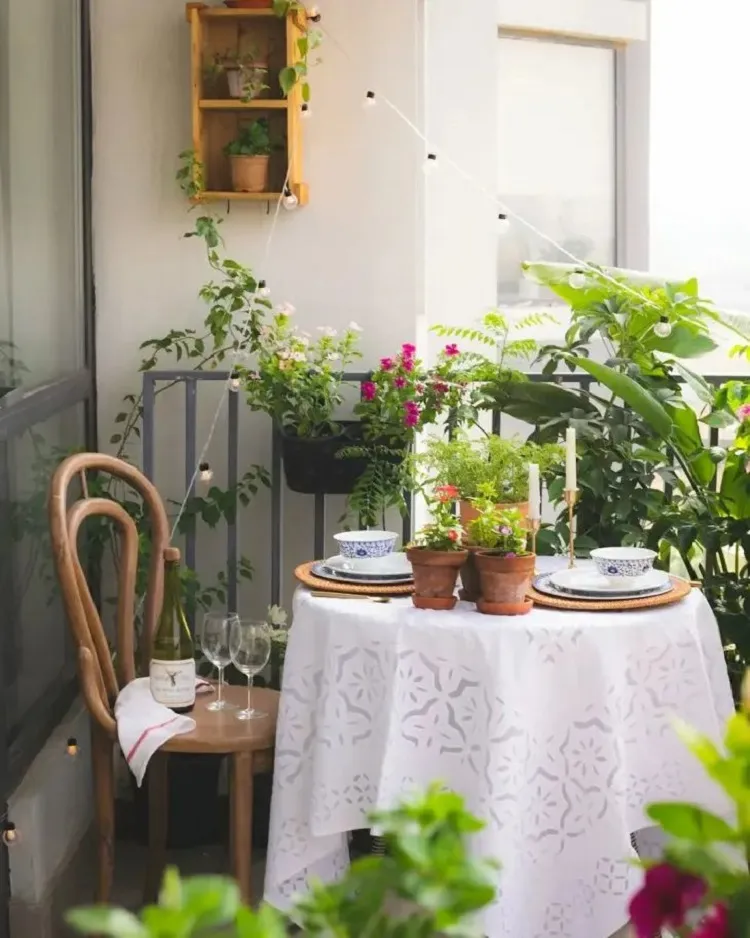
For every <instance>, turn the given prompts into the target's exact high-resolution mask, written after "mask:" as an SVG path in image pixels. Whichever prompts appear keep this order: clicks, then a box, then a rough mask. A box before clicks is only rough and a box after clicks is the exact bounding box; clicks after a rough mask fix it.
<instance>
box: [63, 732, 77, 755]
mask: <svg viewBox="0 0 750 938" xmlns="http://www.w3.org/2000/svg"><path fill="white" fill-rule="evenodd" d="M65 748H66V752H67V753H68V755H69V756H77V755H78V740H77V739H76V738H75V736H71V737H70V738H69V739H68V742H67V745H66V747H65Z"/></svg>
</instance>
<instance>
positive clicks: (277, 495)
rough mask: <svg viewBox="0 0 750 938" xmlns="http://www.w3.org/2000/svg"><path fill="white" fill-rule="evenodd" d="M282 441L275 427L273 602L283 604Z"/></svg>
mask: <svg viewBox="0 0 750 938" xmlns="http://www.w3.org/2000/svg"><path fill="white" fill-rule="evenodd" d="M281 468H282V467H281V440H280V439H279V431H278V428H277V427H276V426H275V425H274V428H273V431H272V436H271V602H272V603H274V604H279V603H281V559H282V557H281V554H282V551H283V549H284V538H283V536H282V530H281V526H282V522H283V501H282V500H283V491H282V484H283V483H282V479H281Z"/></svg>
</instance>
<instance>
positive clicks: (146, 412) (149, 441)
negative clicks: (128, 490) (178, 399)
mask: <svg viewBox="0 0 750 938" xmlns="http://www.w3.org/2000/svg"><path fill="white" fill-rule="evenodd" d="M154 383H155V382H154V378H153V376H152V375H150V374H148V372H144V375H143V400H142V401H141V404H142V406H143V426H142V431H141V432H142V445H143V474H144V475H145V476H146V478H147V479H150V480H151V482H153V481H154Z"/></svg>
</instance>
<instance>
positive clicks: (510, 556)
mask: <svg viewBox="0 0 750 938" xmlns="http://www.w3.org/2000/svg"><path fill="white" fill-rule="evenodd" d="M505 556H506V557H507V558H508V560H512V559H513V558H514V557H515V556H516V555H515V554H514V553H513V551H512V550H510V551H508V553H507V554H506V555H505Z"/></svg>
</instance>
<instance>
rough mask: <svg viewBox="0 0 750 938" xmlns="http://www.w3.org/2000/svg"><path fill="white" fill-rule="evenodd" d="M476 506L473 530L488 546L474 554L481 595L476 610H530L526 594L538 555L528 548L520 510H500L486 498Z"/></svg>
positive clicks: (499, 612) (489, 612)
mask: <svg viewBox="0 0 750 938" xmlns="http://www.w3.org/2000/svg"><path fill="white" fill-rule="evenodd" d="M477 507H478V509H479V516H478V517H477V518H476V519H475V521H474V522H472V526H471V530H472V532H473V537H474V538H476V539H481V541H482V542H483V545H484V547H485V548H486V549H485V550H481V551H479V552H478V553H477V554H476V555H475V560H476V564H477V569H478V570H479V581H480V590H481V594H482V595H481V598H480V599H479V601H478V602H477V609H479V611H480V612H483V613H485V614H487V615H495V616H518V615H524V614H525V613H527V612H531V607H532V605H533V603H532V601H531V600H530V599H527V598H526V596H527V593H528V590H529V586H530V585H531V580H532V577H533V576H534V565H535V563H536V556H535V555H534V554H533V553H531V552H530V551H528V550H527V549H526V539H527V534H526V527H525V522H524V518H523V516H522V515H521V512H520V511H518V509H516V508H512V509H508V510H506V511H500V512H498V511H497V508H496V507H495V506H494V505H493V504H491V503H489V504H487V502H486V501H485V502H483V504H482V505H479V506H477Z"/></svg>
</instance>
